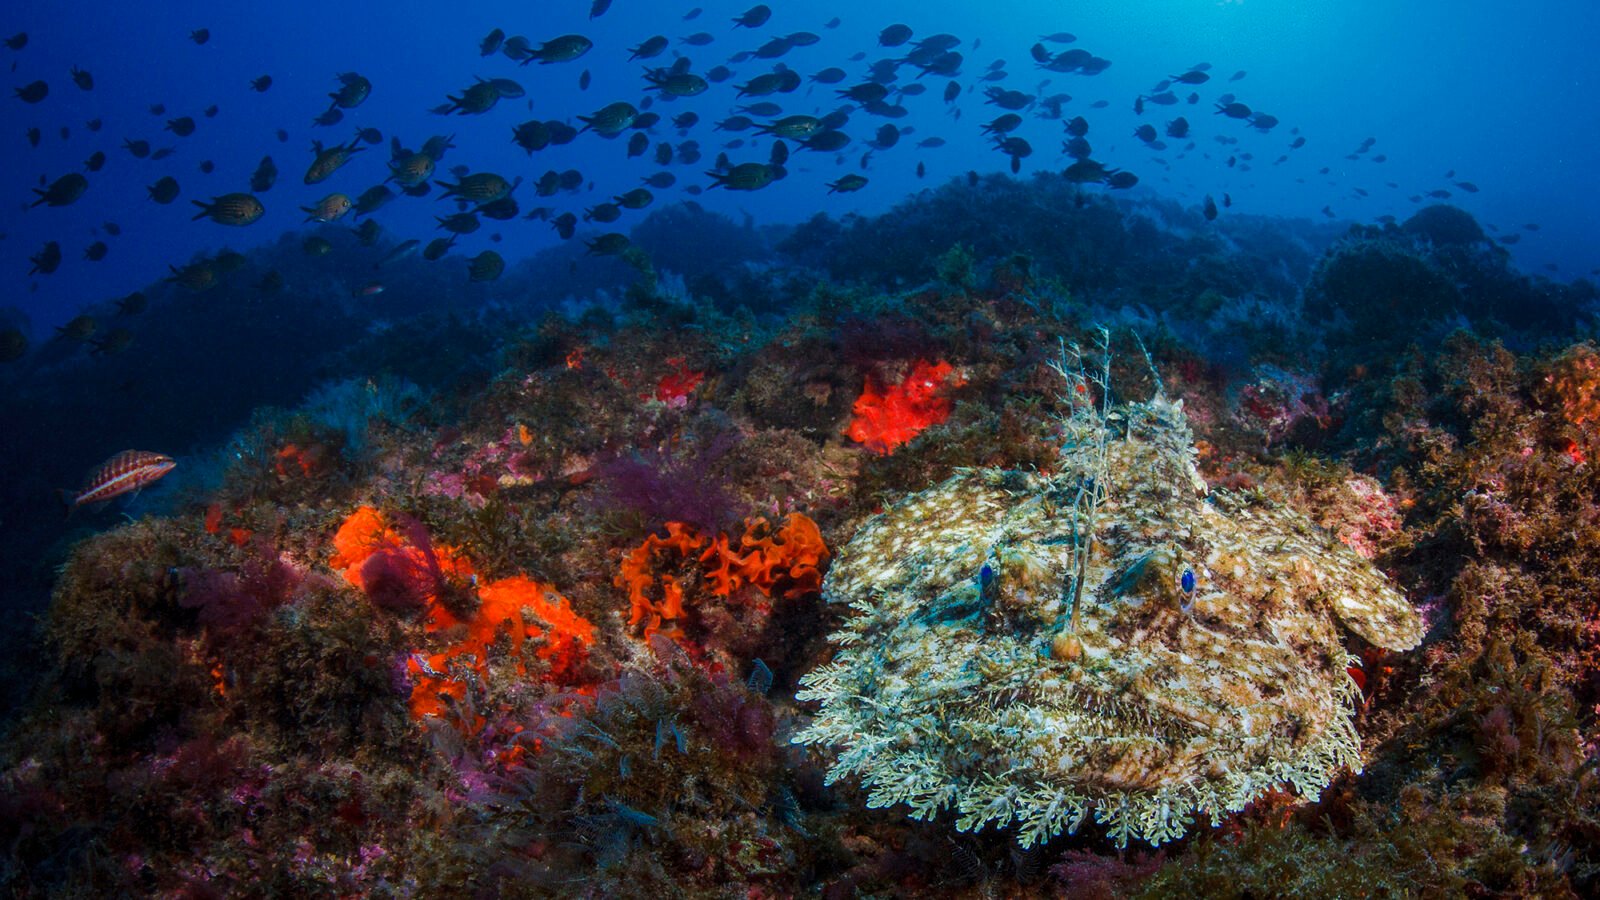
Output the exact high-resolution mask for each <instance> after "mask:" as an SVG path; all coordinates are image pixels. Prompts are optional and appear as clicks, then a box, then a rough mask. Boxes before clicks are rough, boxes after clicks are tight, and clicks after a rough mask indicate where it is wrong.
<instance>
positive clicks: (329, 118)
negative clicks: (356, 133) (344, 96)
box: [311, 106, 344, 128]
mask: <svg viewBox="0 0 1600 900" xmlns="http://www.w3.org/2000/svg"><path fill="white" fill-rule="evenodd" d="M343 121H344V110H342V109H340V108H338V107H337V106H335V107H333V108H331V109H329V110H327V111H326V112H323V113H321V114H320V115H318V116H317V117H316V118H314V119H312V120H311V124H312V125H318V126H321V127H323V128H327V127H329V126H333V125H337V124H339V123H340V122H343Z"/></svg>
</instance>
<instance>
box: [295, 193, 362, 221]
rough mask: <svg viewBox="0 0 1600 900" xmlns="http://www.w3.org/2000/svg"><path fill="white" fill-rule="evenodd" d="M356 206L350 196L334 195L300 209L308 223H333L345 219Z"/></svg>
mask: <svg viewBox="0 0 1600 900" xmlns="http://www.w3.org/2000/svg"><path fill="white" fill-rule="evenodd" d="M354 206H355V201H353V200H351V199H350V195H349V194H341V193H332V194H329V195H328V196H326V197H323V198H322V199H321V200H318V201H317V202H316V203H315V204H313V205H311V206H302V207H300V211H301V212H303V213H305V214H306V221H307V222H332V221H335V220H337V219H340V218H343V217H344V214H345V213H347V212H349V211H350V210H351V208H352V207H354Z"/></svg>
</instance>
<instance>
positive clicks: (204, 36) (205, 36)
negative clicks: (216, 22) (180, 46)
mask: <svg viewBox="0 0 1600 900" xmlns="http://www.w3.org/2000/svg"><path fill="white" fill-rule="evenodd" d="M189 40H191V41H194V42H195V43H196V44H204V43H205V42H206V41H209V40H211V29H209V28H196V29H195V30H193V31H191V32H189Z"/></svg>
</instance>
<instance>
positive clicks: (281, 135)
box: [277, 128, 289, 144]
mask: <svg viewBox="0 0 1600 900" xmlns="http://www.w3.org/2000/svg"><path fill="white" fill-rule="evenodd" d="M277 136H278V143H280V144H287V143H289V132H287V131H285V130H283V129H282V128H279V129H278V132H277Z"/></svg>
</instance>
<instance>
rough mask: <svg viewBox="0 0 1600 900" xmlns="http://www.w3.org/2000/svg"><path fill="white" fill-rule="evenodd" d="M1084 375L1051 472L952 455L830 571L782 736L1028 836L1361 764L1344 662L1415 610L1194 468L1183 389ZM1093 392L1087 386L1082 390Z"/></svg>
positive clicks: (1309, 790)
mask: <svg viewBox="0 0 1600 900" xmlns="http://www.w3.org/2000/svg"><path fill="white" fill-rule="evenodd" d="M1061 372H1062V374H1063V375H1064V376H1066V378H1067V380H1068V387H1069V391H1068V396H1069V397H1072V398H1076V399H1078V400H1079V401H1080V402H1078V403H1077V404H1076V405H1075V406H1074V409H1073V412H1072V413H1071V414H1070V415H1069V416H1068V417H1067V419H1066V420H1065V422H1064V426H1065V443H1064V449H1063V452H1062V455H1061V460H1060V466H1059V469H1058V472H1057V474H1055V475H1053V476H1050V477H1044V476H1040V475H1033V474H1027V473H1022V472H1014V471H1003V470H994V469H983V470H964V471H960V472H958V473H957V474H956V475H954V476H953V477H951V478H950V479H948V480H947V481H945V482H944V483H942V484H940V485H938V486H936V487H933V488H931V489H929V490H927V491H924V492H922V493H920V494H917V495H914V496H911V497H909V498H907V499H906V500H904V501H903V502H901V503H899V504H898V505H896V506H895V507H893V508H892V509H889V510H887V511H886V512H884V513H883V514H881V515H879V516H877V517H875V518H874V519H872V520H870V521H869V522H868V523H867V524H866V525H865V526H863V527H862V528H861V529H860V530H859V531H858V532H857V534H856V535H855V536H854V538H853V539H852V540H851V541H850V542H849V544H848V545H846V546H845V547H844V549H843V550H842V551H841V552H840V554H839V557H838V560H837V562H836V564H835V565H834V566H833V569H832V570H831V571H830V572H829V573H828V576H827V579H826V581H825V583H824V586H823V592H824V596H825V597H826V598H827V599H828V600H829V601H831V602H839V603H848V604H850V605H851V606H852V607H853V608H854V610H855V613H854V614H853V615H852V616H851V618H850V619H849V620H848V621H847V623H846V624H845V626H844V628H843V629H842V630H841V631H840V632H838V633H837V634H835V635H833V636H832V640H833V642H834V643H835V644H836V646H837V648H838V650H837V653H836V655H835V657H834V659H833V660H832V662H830V663H828V664H826V665H824V666H822V667H821V668H819V669H818V670H816V671H814V672H812V673H811V674H810V675H808V676H806V677H805V679H803V681H802V691H801V692H800V694H799V696H800V698H801V699H806V700H817V701H820V702H821V709H820V711H819V714H818V715H817V717H816V718H815V719H814V720H813V722H812V723H811V724H810V725H809V726H808V727H807V728H806V729H804V730H803V731H802V732H801V733H799V734H798V735H797V736H796V737H795V741H796V742H797V743H810V744H822V745H832V746H833V747H836V748H837V749H838V750H839V751H840V752H839V756H838V758H837V760H836V761H835V763H834V764H833V766H832V768H831V769H830V770H829V780H830V782H832V781H835V780H837V779H839V778H841V777H844V776H846V775H849V774H852V773H855V774H859V775H860V776H861V779H862V782H863V783H864V785H865V786H866V787H867V788H868V789H869V791H870V795H869V800H868V805H869V806H872V807H887V806H892V805H894V804H896V803H906V804H907V805H909V806H910V808H911V815H912V817H913V818H919V819H924V818H929V817H931V816H933V815H934V814H936V813H937V812H939V811H940V810H941V809H944V808H947V807H949V806H952V805H953V806H954V808H955V810H956V812H957V815H958V819H957V827H958V828H960V829H961V830H964V831H965V830H974V829H978V828H981V827H983V826H984V825H987V824H993V825H996V826H997V827H1003V826H1006V825H1008V824H1010V823H1013V822H1014V823H1016V825H1017V826H1018V840H1019V841H1020V842H1021V843H1022V844H1023V846H1032V845H1033V844H1035V843H1037V842H1039V841H1042V840H1047V839H1049V838H1050V837H1052V836H1054V835H1056V834H1059V833H1061V832H1063V831H1065V832H1068V833H1071V832H1074V831H1075V830H1076V829H1077V828H1078V827H1079V825H1081V824H1082V822H1083V821H1084V819H1085V817H1086V815H1087V814H1088V813H1089V811H1090V810H1093V811H1094V814H1095V818H1096V820H1097V821H1099V822H1101V823H1102V824H1104V825H1105V826H1106V827H1107V830H1108V833H1109V836H1110V837H1111V838H1112V840H1114V841H1115V842H1116V843H1117V845H1118V846H1126V844H1127V842H1128V841H1129V839H1142V840H1145V841H1148V842H1150V843H1151V844H1159V843H1162V842H1164V841H1167V840H1171V839H1173V838H1176V837H1179V836H1181V835H1183V834H1184V832H1185V831H1186V830H1187V828H1188V826H1189V825H1190V824H1191V822H1192V821H1193V817H1194V815H1195V814H1196V813H1202V812H1203V813H1208V814H1211V815H1212V817H1213V819H1214V820H1217V819H1220V815H1221V814H1222V813H1224V812H1227V811H1235V810H1239V809H1241V808H1243V807H1244V806H1245V804H1247V803H1249V802H1250V801H1251V800H1253V799H1255V798H1257V797H1259V796H1260V795H1261V794H1263V793H1265V792H1266V791H1268V790H1271V789H1273V788H1275V787H1277V786H1278V785H1280V784H1284V783H1287V784H1289V785H1291V786H1292V787H1293V788H1294V789H1295V790H1296V791H1298V792H1300V793H1301V794H1302V795H1306V796H1315V795H1316V794H1317V793H1319V792H1320V791H1321V789H1322V788H1323V787H1324V786H1326V785H1327V784H1328V782H1329V780H1330V779H1331V778H1332V777H1333V776H1334V775H1335V774H1336V773H1338V772H1339V771H1340V770H1341V769H1342V768H1343V767H1345V766H1349V767H1351V768H1352V769H1356V770H1357V771H1359V769H1360V761H1361V760H1360V741H1359V738H1358V736H1357V734H1356V732H1355V727H1354V725H1353V724H1352V718H1353V716H1354V703H1355V701H1356V700H1357V699H1359V696H1360V692H1359V689H1358V687H1357V686H1356V684H1355V682H1354V680H1353V679H1352V678H1351V677H1350V675H1349V674H1348V672H1347V667H1348V666H1351V665H1357V664H1358V663H1357V661H1356V658H1355V657H1354V656H1352V655H1351V654H1349V653H1348V652H1347V651H1346V649H1345V646H1344V644H1343V641H1342V634H1341V630H1340V626H1343V627H1344V628H1348V629H1349V630H1350V631H1353V632H1354V633H1355V634H1357V635H1359V636H1361V637H1362V638H1364V639H1366V640H1367V641H1369V642H1371V643H1373V644H1375V645H1377V646H1379V647H1383V648H1386V649H1391V650H1404V649H1409V648H1411V647H1413V646H1415V645H1416V644H1417V643H1418V641H1420V640H1421V636H1422V625H1421V621H1420V619H1419V617H1418V616H1417V614H1416V613H1415V612H1414V611H1413V610H1412V609H1411V607H1410V606H1409V605H1408V603H1407V602H1406V600H1405V598H1404V597H1403V596H1401V595H1400V594H1399V593H1398V592H1397V591H1396V590H1395V589H1394V588H1393V587H1392V586H1391V585H1390V584H1389V582H1388V581H1387V579H1386V578H1385V577H1384V575H1383V574H1382V573H1380V572H1378V571H1377V570H1376V569H1374V568H1373V567H1372V566H1371V565H1370V564H1368V563H1367V562H1366V561H1365V560H1363V559H1362V558H1361V557H1360V556H1359V555H1357V554H1356V553H1355V552H1353V551H1351V550H1350V549H1349V548H1347V547H1345V546H1344V545H1343V544H1341V543H1339V542H1338V541H1337V540H1336V539H1334V538H1333V537H1331V536H1330V535H1328V534H1327V533H1325V532H1323V531H1321V530H1320V529H1318V528H1317V527H1316V526H1315V525H1313V524H1312V523H1311V522H1310V521H1309V520H1308V519H1307V518H1305V517H1304V516H1303V515H1301V514H1300V513H1298V512H1296V511H1294V510H1291V509H1288V508H1284V507H1282V506H1279V505H1276V504H1273V503H1271V502H1269V501H1266V500H1264V499H1263V498H1260V497H1252V496H1242V495H1234V494H1229V493H1225V492H1222V491H1208V489H1207V486H1206V483H1205V481H1204V480H1203V479H1202V478H1201V477H1200V475H1199V473H1198V471H1197V470H1196V468H1195V463H1194V460H1195V450H1194V446H1193V439H1192V437H1191V435H1190V432H1189V428H1188V423H1187V421H1186V420H1185V418H1184V415H1183V411H1182V408H1181V404H1179V403H1174V402H1171V401H1169V400H1167V399H1166V398H1165V397H1164V396H1162V395H1161V393H1160V390H1159V388H1158V390H1157V392H1156V395H1155V396H1154V397H1153V398H1152V399H1150V400H1148V401H1145V402H1129V403H1125V404H1122V405H1119V406H1115V407H1112V406H1110V405H1109V402H1108V401H1107V400H1106V399H1104V398H1106V397H1107V396H1108V392H1107V390H1106V388H1107V382H1108V381H1109V370H1108V369H1107V370H1106V371H1104V372H1101V373H1094V374H1088V375H1086V374H1085V373H1084V371H1083V367H1082V365H1081V361H1080V363H1079V364H1078V365H1075V366H1073V367H1071V368H1070V369H1069V367H1067V366H1066V365H1063V366H1062V367H1061ZM1096 395H1098V396H1099V397H1101V398H1102V399H1101V400H1100V401H1098V403H1097V402H1096V400H1095V399H1094V397H1095V396H1096Z"/></svg>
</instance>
